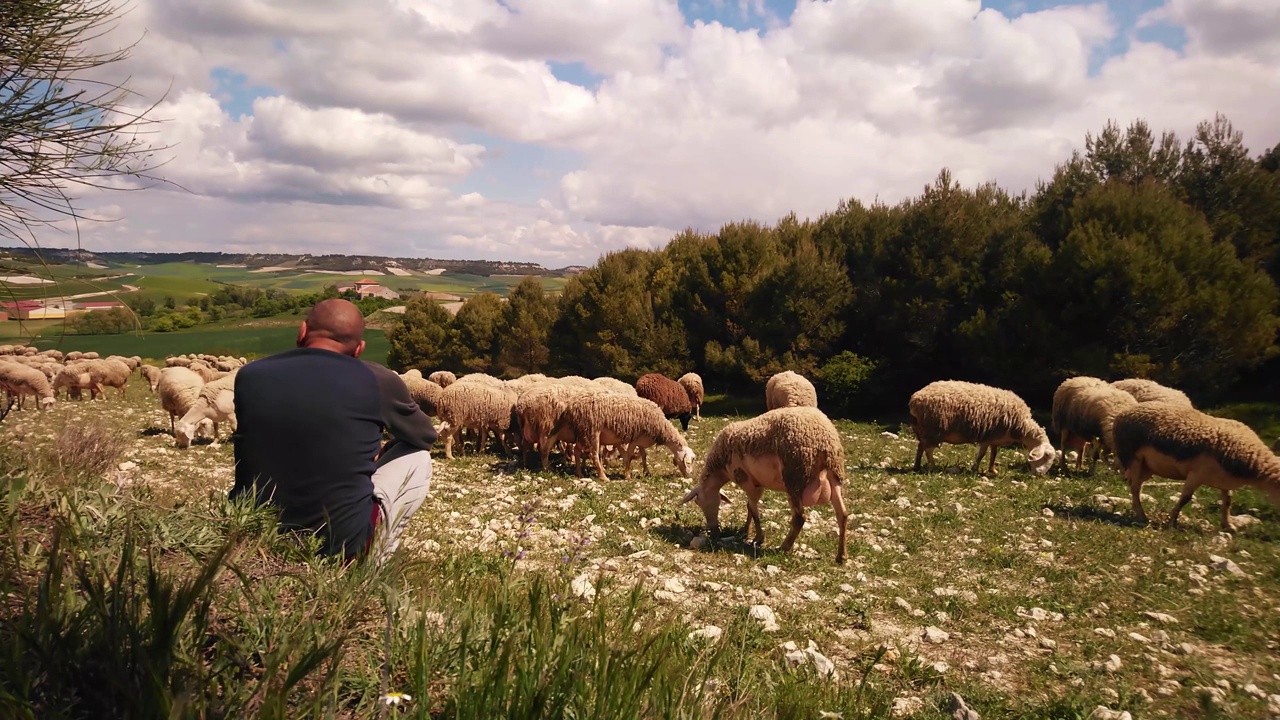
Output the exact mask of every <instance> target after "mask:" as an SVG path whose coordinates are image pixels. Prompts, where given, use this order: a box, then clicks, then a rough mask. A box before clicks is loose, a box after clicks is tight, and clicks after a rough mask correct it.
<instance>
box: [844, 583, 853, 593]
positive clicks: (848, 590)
mask: <svg viewBox="0 0 1280 720" xmlns="http://www.w3.org/2000/svg"><path fill="white" fill-rule="evenodd" d="M840 592H842V593H854V592H857V588H855V587H854V586H852V585H850V584H849V583H843V584H841V585H840Z"/></svg>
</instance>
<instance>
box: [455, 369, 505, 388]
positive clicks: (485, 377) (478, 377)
mask: <svg viewBox="0 0 1280 720" xmlns="http://www.w3.org/2000/svg"><path fill="white" fill-rule="evenodd" d="M457 382H460V383H479V384H481V385H487V386H489V387H492V388H498V389H503V388H506V386H507V384H506V383H505V382H503V381H502V380H500V379H498V378H496V377H494V376H492V375H490V374H488V373H479V372H477V373H468V374H466V375H463V376H462V377H460V378H458V380H457Z"/></svg>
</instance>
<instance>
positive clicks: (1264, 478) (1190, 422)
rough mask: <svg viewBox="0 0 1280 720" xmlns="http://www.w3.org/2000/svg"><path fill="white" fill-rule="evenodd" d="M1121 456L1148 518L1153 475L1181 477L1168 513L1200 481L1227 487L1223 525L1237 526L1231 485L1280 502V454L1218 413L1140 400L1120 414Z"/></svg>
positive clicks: (1136, 507)
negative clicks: (1145, 494) (1146, 499)
mask: <svg viewBox="0 0 1280 720" xmlns="http://www.w3.org/2000/svg"><path fill="white" fill-rule="evenodd" d="M1111 431H1112V433H1113V435H1114V436H1115V443H1116V459H1117V461H1118V463H1119V465H1120V468H1121V470H1122V472H1123V473H1124V478H1125V480H1126V481H1128V483H1129V493H1130V494H1131V495H1132V496H1133V514H1134V517H1135V519H1137V521H1138V522H1140V523H1146V522H1147V515H1146V512H1144V511H1143V509H1142V484H1143V483H1145V482H1146V481H1147V480H1148V479H1149V478H1150V477H1151V476H1152V475H1159V476H1160V477H1166V478H1169V479H1171V480H1181V481H1183V484H1182V494H1181V496H1179V498H1178V502H1177V504H1176V505H1174V508H1173V512H1172V513H1170V514H1169V523H1168V524H1169V525H1176V524H1177V523H1178V515H1179V513H1181V512H1182V508H1183V507H1185V506H1186V504H1187V503H1188V502H1190V501H1191V496H1192V495H1193V494H1194V493H1195V491H1196V490H1197V489H1198V488H1199V487H1200V486H1201V485H1208V486H1209V487H1212V488H1217V489H1218V490H1219V492H1221V493H1222V528H1223V529H1224V530H1227V531H1232V530H1233V529H1234V528H1233V527H1232V525H1231V491H1232V490H1235V489H1237V488H1241V487H1246V486H1248V487H1255V488H1257V489H1258V490H1260V491H1262V492H1263V493H1265V494H1266V495H1267V497H1268V498H1270V500H1271V503H1272V504H1273V505H1275V506H1276V507H1280V457H1278V456H1276V454H1275V453H1273V452H1272V451H1271V450H1270V449H1269V448H1268V447H1267V444H1266V443H1265V442H1263V441H1262V438H1260V437H1258V434H1257V433H1256V432H1254V431H1253V430H1252V429H1251V428H1250V427H1249V426H1248V425H1245V424H1244V423H1242V422H1239V421H1237V420H1229V419H1226V418H1220V417H1214V416H1212V415H1209V414H1206V413H1203V412H1201V411H1199V410H1196V409H1195V408H1189V407H1186V406H1185V405H1182V404H1181V403H1178V402H1144V403H1138V404H1137V405H1134V406H1133V407H1131V408H1129V409H1128V410H1125V411H1124V412H1122V413H1120V414H1119V415H1117V416H1116V417H1115V420H1114V423H1113V426H1112V429H1111Z"/></svg>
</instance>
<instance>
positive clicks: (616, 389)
mask: <svg viewBox="0 0 1280 720" xmlns="http://www.w3.org/2000/svg"><path fill="white" fill-rule="evenodd" d="M591 382H593V383H595V384H596V385H599V386H600V387H601V388H603V389H604V391H605V392H607V393H610V394H612V395H627V396H629V397H640V396H639V395H638V394H636V388H635V386H634V385H631V384H630V383H625V382H623V381H621V380H619V379H618V378H613V377H598V378H595V379H594V380H592V381H591Z"/></svg>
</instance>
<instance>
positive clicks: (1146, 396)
mask: <svg viewBox="0 0 1280 720" xmlns="http://www.w3.org/2000/svg"><path fill="white" fill-rule="evenodd" d="M1111 385H1112V387H1115V388H1117V389H1120V390H1123V391H1125V392H1127V393H1129V394H1130V395H1132V396H1133V397H1134V399H1136V400H1137V401H1138V402H1169V403H1173V404H1175V405H1182V406H1183V407H1192V405H1191V398H1189V397H1187V394H1186V393H1184V392H1182V391H1181V390H1177V389H1174V388H1171V387H1167V386H1165V385H1161V384H1160V383H1158V382H1156V381H1155V380H1146V379H1144V378H1126V379H1124V380H1116V381H1115V382H1113V383H1111Z"/></svg>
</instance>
